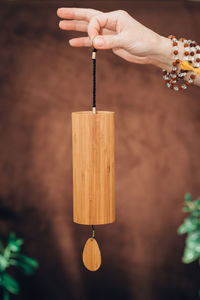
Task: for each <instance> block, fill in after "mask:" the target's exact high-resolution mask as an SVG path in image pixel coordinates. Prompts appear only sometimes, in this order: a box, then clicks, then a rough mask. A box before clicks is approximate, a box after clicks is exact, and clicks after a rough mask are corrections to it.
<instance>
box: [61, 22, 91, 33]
mask: <svg viewBox="0 0 200 300" xmlns="http://www.w3.org/2000/svg"><path fill="white" fill-rule="evenodd" d="M59 27H60V28H61V29H63V30H75V31H81V32H87V30H88V22H86V21H74V20H70V21H69V20H67V21H66V20H62V21H60V22H59Z"/></svg>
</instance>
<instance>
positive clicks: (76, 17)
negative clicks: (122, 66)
mask: <svg viewBox="0 0 200 300" xmlns="http://www.w3.org/2000/svg"><path fill="white" fill-rule="evenodd" d="M57 14H58V16H59V17H60V18H62V19H67V20H62V21H60V23H59V26H60V28H61V29H63V30H75V31H80V32H87V33H88V36H87V37H79V38H73V39H71V40H70V41H69V43H70V45H71V46H72V47H90V46H91V40H92V39H93V46H94V47H95V48H97V49H112V51H113V52H114V53H115V54H117V55H118V56H120V57H122V58H124V59H125V60H127V61H130V62H134V63H140V64H148V63H152V64H155V65H157V66H159V67H162V68H164V67H166V68H167V67H169V66H170V64H171V60H170V54H169V49H170V47H171V43H170V41H169V39H167V38H164V37H162V36H160V35H158V34H157V33H155V32H154V31H152V30H151V29H149V28H147V27H145V26H144V25H142V24H141V23H139V22H138V21H136V20H135V19H134V18H132V17H131V16H130V15H129V14H128V13H127V12H125V11H123V10H117V11H113V12H109V13H103V12H100V11H98V10H94V9H84V8H59V9H58V11H57ZM166 65H167V66H166Z"/></svg>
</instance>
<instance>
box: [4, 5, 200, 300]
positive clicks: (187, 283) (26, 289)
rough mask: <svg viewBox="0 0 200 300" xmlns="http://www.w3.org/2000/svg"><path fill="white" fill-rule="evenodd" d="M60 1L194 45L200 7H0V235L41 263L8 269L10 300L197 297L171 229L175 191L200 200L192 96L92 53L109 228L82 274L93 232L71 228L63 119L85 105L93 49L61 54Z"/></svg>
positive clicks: (195, 272) (199, 144)
mask: <svg viewBox="0 0 200 300" xmlns="http://www.w3.org/2000/svg"><path fill="white" fill-rule="evenodd" d="M67 5H68V6H83V7H94V8H98V9H103V10H105V11H109V10H115V9H119V8H121V9H125V10H127V11H128V12H129V13H130V14H132V15H133V16H134V17H135V18H136V19H137V20H138V21H140V22H142V23H143V24H144V25H146V26H148V27H150V28H152V29H153V30H155V31H157V32H158V33H160V34H162V35H164V36H167V35H169V34H171V33H173V34H175V35H177V36H178V37H181V36H186V37H187V38H191V39H194V40H197V41H200V25H199V18H200V4H199V3H192V2H190V3H189V2H188V3H185V2H183V3H181V2H148V3H147V2H142V1H140V2H132V1H130V2H129V1H121V2H113V1H111V2H109V1H97V2H96V1H91V2H85V1H79V2H74V3H73V2H68V1H66V2H62V3H61V2H57V3H51V2H43V3H39V2H35V3H34V2H32V3H31V2H30V3H27V2H26V1H24V3H22V2H2V3H1V4H0V59H1V67H0V95H1V96H0V233H1V235H2V236H3V237H5V236H6V235H7V234H8V232H9V231H10V230H12V231H15V232H16V233H17V234H18V236H20V237H23V238H24V239H25V245H24V248H23V251H24V252H25V253H26V254H28V255H30V256H33V257H35V258H37V259H38V261H39V262H40V269H39V270H38V272H37V273H36V274H35V276H34V277H32V278H26V277H25V276H23V275H22V274H21V273H20V272H16V271H14V275H15V277H17V278H18V280H19V281H20V282H21V284H22V293H21V296H20V297H18V299H30V300H32V299H48V300H55V299H57V300H64V299H70V300H72V299H74V300H79V299H81V300H85V299H87V300H94V299H98V300H103V299H106V300H108V299H109V300H110V299H120V300H121V299H126V300H129V299H134V300H169V299H170V300H172V299H176V300H177V299H181V300H185V299H197V297H196V295H197V290H198V287H199V286H200V281H199V276H200V269H199V266H198V263H197V262H196V263H193V264H191V265H183V264H182V263H181V256H182V253H183V248H184V237H179V236H177V233H176V230H177V227H178V226H179V224H180V223H181V222H182V220H183V218H184V215H183V213H182V212H181V207H182V204H183V195H184V193H185V192H187V191H190V192H191V193H192V194H193V196H194V197H197V196H199V195H200V188H199V182H200V160H199V156H200V139H199V131H200V102H199V93H200V89H199V88H198V87H195V86H193V87H191V88H189V89H188V90H187V91H184V92H183V93H181V92H180V93H176V92H173V91H171V90H169V89H167V88H166V87H165V86H164V84H163V79H162V75H161V70H159V69H156V68H155V67H153V66H148V65H147V66H143V65H135V64H130V63H128V62H125V61H123V60H122V59H121V58H119V57H116V56H114V55H113V54H112V53H111V52H110V51H100V52H98V55H97V105H98V109H102V110H111V111H115V112H116V202H117V221H116V223H114V224H112V225H107V226H99V227H98V228H97V240H98V242H99V245H100V248H101V251H102V256H103V264H102V267H101V269H100V270H99V271H98V272H96V273H90V272H88V271H86V270H85V269H84V268H83V265H82V262H81V252H82V247H83V245H84V243H85V241H86V240H87V238H88V236H89V235H90V228H88V227H87V226H79V225H76V224H73V223H72V160H71V112H72V111H79V110H88V109H90V107H91V103H92V100H91V99H92V98H91V97H92V94H91V87H92V86H91V83H92V81H91V79H92V77H91V74H92V68H91V67H92V66H91V51H90V49H72V48H70V47H69V46H68V42H67V41H68V39H69V37H71V36H75V34H74V33H67V32H61V31H60V30H59V29H58V26H57V24H58V18H57V17H56V9H57V7H60V6H67ZM13 299H15V297H13ZM16 299H17V298H16Z"/></svg>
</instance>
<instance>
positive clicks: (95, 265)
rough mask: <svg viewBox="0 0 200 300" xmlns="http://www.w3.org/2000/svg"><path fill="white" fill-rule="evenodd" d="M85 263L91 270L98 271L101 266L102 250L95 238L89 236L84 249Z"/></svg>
mask: <svg viewBox="0 0 200 300" xmlns="http://www.w3.org/2000/svg"><path fill="white" fill-rule="evenodd" d="M82 258H83V264H84V266H85V267H86V268H87V269H88V270H89V271H97V270H98V269H99V268H100V266H101V252H100V249H99V245H98V243H97V241H96V239H95V238H92V237H91V238H89V239H88V240H87V242H86V243H85V246H84V249H83V257H82Z"/></svg>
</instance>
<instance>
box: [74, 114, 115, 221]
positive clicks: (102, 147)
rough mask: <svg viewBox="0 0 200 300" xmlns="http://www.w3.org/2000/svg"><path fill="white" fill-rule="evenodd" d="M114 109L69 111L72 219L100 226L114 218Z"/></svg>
mask: <svg viewBox="0 0 200 300" xmlns="http://www.w3.org/2000/svg"><path fill="white" fill-rule="evenodd" d="M114 143H115V138H114V112H108V111H97V113H96V114H93V113H92V112H91V111H84V112H74V113H72V145H73V219H74V222H75V223H79V224H85V225H100V224H108V223H112V222H114V220H115V199H114V197H115V187H114V167H115V166H114V159H115V158H114Z"/></svg>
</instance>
